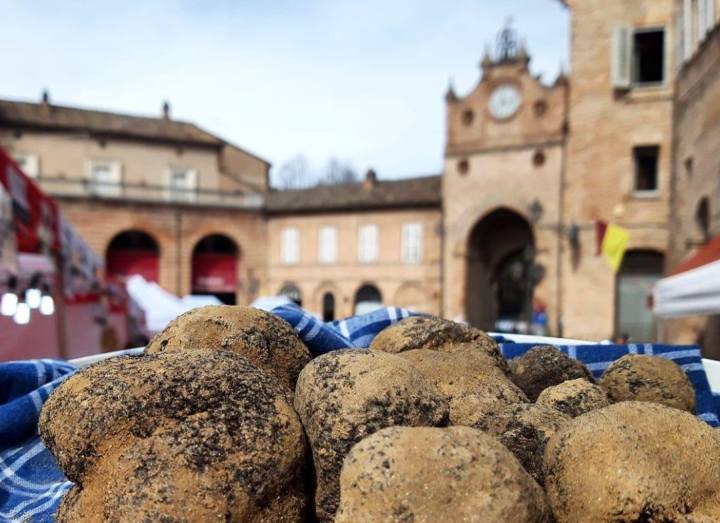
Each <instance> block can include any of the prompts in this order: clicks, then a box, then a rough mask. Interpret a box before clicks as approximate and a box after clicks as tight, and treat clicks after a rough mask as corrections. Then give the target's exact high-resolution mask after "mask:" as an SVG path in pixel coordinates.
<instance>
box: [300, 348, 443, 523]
mask: <svg viewBox="0 0 720 523" xmlns="http://www.w3.org/2000/svg"><path fill="white" fill-rule="evenodd" d="M295 409H296V411H297V412H298V414H299V415H300V419H301V420H302V423H303V425H304V427H305V431H306V433H307V436H308V439H309V441H310V447H311V449H312V455H313V461H314V465H315V475H316V478H317V489H316V492H315V510H316V515H317V517H318V519H319V520H320V521H327V522H329V521H332V520H333V517H334V515H335V511H336V509H337V506H338V503H339V500H340V483H339V480H340V469H341V467H342V463H343V459H345V456H346V455H347V453H348V452H349V451H350V449H351V448H352V446H353V445H354V444H355V443H357V442H359V441H361V440H362V439H363V438H365V437H367V436H369V435H370V434H373V433H375V432H377V431H378V430H380V429H383V428H385V427H390V426H393V425H406V426H423V425H427V426H443V425H446V424H447V422H448V406H447V401H446V400H445V398H444V397H443V396H442V395H441V394H440V393H439V392H438V391H437V390H436V389H435V387H434V386H433V384H432V383H431V382H430V381H429V380H427V379H426V378H425V377H424V376H423V375H422V374H421V373H420V372H418V371H417V370H415V369H414V368H413V367H412V366H411V365H408V363H407V361H405V360H403V359H402V358H399V357H398V356H395V355H392V354H387V353H383V352H372V351H366V350H341V351H336V352H331V353H329V354H325V355H323V356H320V357H318V358H315V359H314V360H313V361H312V362H311V363H310V364H308V365H307V366H306V367H305V368H304V369H303V371H302V372H301V373H300V378H299V379H298V383H297V388H296V390H295Z"/></svg>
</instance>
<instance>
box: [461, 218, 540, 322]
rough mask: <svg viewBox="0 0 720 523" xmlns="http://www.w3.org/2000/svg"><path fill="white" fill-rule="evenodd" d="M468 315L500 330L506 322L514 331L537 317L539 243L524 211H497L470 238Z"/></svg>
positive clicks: (476, 228) (475, 227)
mask: <svg viewBox="0 0 720 523" xmlns="http://www.w3.org/2000/svg"><path fill="white" fill-rule="evenodd" d="M467 242H468V243H467V250H466V252H467V256H466V264H467V266H466V279H465V317H466V319H467V321H468V323H469V324H470V325H473V326H475V327H478V328H481V329H485V330H495V329H496V328H497V327H496V326H497V322H498V320H503V322H504V323H505V324H506V325H509V326H510V327H509V328H507V329H506V330H514V329H515V327H513V325H516V324H518V323H520V322H523V321H527V320H529V319H530V317H531V314H532V299H533V288H534V281H533V278H534V277H535V276H534V273H535V270H534V267H535V263H534V259H535V239H534V235H533V231H532V227H531V226H530V224H529V223H528V221H527V220H526V219H525V218H524V217H523V216H522V215H520V214H519V213H517V212H515V211H512V210H510V209H507V208H499V209H496V210H494V211H492V212H490V213H489V214H486V215H485V216H484V217H483V218H482V219H480V220H479V221H478V222H477V223H476V224H475V226H474V227H473V228H472V230H471V231H470V234H469V235H468V239H467Z"/></svg>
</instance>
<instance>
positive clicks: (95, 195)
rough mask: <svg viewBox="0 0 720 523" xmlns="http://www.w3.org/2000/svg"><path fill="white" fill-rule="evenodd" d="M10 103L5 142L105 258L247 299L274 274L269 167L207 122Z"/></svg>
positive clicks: (171, 283)
mask: <svg viewBox="0 0 720 523" xmlns="http://www.w3.org/2000/svg"><path fill="white" fill-rule="evenodd" d="M169 113H170V110H169V106H168V105H167V104H165V106H164V107H163V114H162V115H161V116H160V117H158V118H148V117H137V116H129V115H124V114H114V113H107V112H101V111H90V110H84V109H77V108H70V107H63V106H59V105H55V104H52V103H51V102H50V100H49V96H48V95H47V93H46V94H45V95H44V96H43V100H42V102H41V103H24V102H10V101H0V145H1V146H3V147H5V148H6V149H7V150H9V151H10V152H11V154H12V155H13V156H14V157H15V158H16V159H17V160H18V162H19V163H20V164H21V165H22V166H23V168H24V170H25V171H26V172H27V173H28V174H29V175H30V176H33V177H35V179H36V180H37V181H38V182H39V183H40V185H41V186H42V188H43V189H44V190H45V191H46V192H47V193H49V194H51V195H53V196H54V197H55V198H56V199H57V200H58V201H59V202H60V205H61V207H62V210H63V212H64V214H65V216H67V218H68V219H69V220H70V222H71V223H73V225H74V226H75V227H76V229H77V230H78V232H79V233H80V234H81V235H82V236H83V237H84V238H85V239H86V240H87V242H88V244H89V245H90V247H91V248H92V249H93V250H94V251H95V252H96V253H98V254H100V255H101V256H104V257H105V259H106V269H107V272H108V277H110V278H119V277H122V276H124V275H127V274H133V273H140V274H142V275H143V276H145V277H146V278H147V279H149V280H154V281H158V282H159V283H160V284H161V285H162V286H163V287H165V288H166V289H168V290H170V291H172V292H175V293H177V294H179V295H183V294H187V293H190V292H203V293H206V292H209V293H213V294H217V295H218V296H219V297H220V298H221V299H223V300H224V301H226V302H228V303H235V302H240V303H246V302H248V301H250V300H252V299H253V298H254V296H255V295H256V294H257V293H258V292H259V291H260V290H261V289H260V283H261V282H262V281H263V279H264V271H265V264H264V246H265V243H266V238H265V227H264V223H263V220H262V217H261V215H260V209H261V208H262V205H263V194H264V193H265V191H266V190H267V186H268V170H269V167H270V164H269V163H268V162H266V161H265V160H263V159H261V158H258V157H257V156H254V155H252V154H250V153H248V152H247V151H245V150H243V149H240V148H238V147H236V146H234V145H232V144H230V143H227V142H225V141H224V140H221V139H219V138H217V137H216V136H214V135H211V134H210V133H207V132H205V131H203V130H202V129H200V128H198V127H197V126H195V125H193V124H189V123H185V122H180V121H176V120H173V119H171V117H170V114H169Z"/></svg>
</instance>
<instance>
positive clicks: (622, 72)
mask: <svg viewBox="0 0 720 523" xmlns="http://www.w3.org/2000/svg"><path fill="white" fill-rule="evenodd" d="M632 47H633V33H632V30H631V29H630V28H628V27H621V26H618V27H616V28H615V29H614V30H613V38H612V46H611V50H612V56H611V64H612V83H613V87H614V88H616V89H629V88H630V86H631V84H632V52H633V49H632Z"/></svg>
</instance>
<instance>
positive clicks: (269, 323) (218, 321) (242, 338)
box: [145, 305, 312, 391]
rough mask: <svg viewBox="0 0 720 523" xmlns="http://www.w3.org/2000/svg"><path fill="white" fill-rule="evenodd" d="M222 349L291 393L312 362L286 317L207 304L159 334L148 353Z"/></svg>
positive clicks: (186, 314)
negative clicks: (238, 357)
mask: <svg viewBox="0 0 720 523" xmlns="http://www.w3.org/2000/svg"><path fill="white" fill-rule="evenodd" d="M195 349H202V350H205V349H217V350H229V351H232V352H237V353H238V354H240V355H242V356H244V357H246V358H247V359H248V360H250V361H251V362H252V363H254V364H255V365H257V366H258V367H260V368H261V369H263V370H265V371H266V372H268V373H270V374H271V375H272V376H274V377H275V378H277V379H278V380H279V381H280V383H282V384H283V385H285V386H286V387H287V388H288V389H289V390H290V391H293V390H295V382H296V381H297V377H298V375H299V374H300V371H301V370H302V369H303V367H304V366H305V365H307V363H308V362H309V361H310V360H311V359H312V355H311V354H310V351H309V350H308V348H307V347H306V346H305V344H304V343H303V342H302V341H301V340H300V338H299V336H298V335H297V333H296V332H295V330H294V329H293V328H292V327H291V326H290V324H289V323H287V322H286V321H285V320H283V319H282V318H279V317H278V316H275V315H274V314H270V313H269V312H265V311H263V310H260V309H256V308H254V307H242V306H235V305H208V306H206V307H199V308H197V309H193V310H191V311H189V312H186V313H185V314H182V315H180V316H178V317H177V318H176V319H174V320H173V321H172V322H170V324H169V325H168V326H167V327H165V329H164V330H163V331H162V332H160V333H159V334H157V335H156V336H155V337H154V338H153V339H152V340H151V341H150V343H149V344H148V346H147V349H145V353H146V354H154V353H158V352H170V351H176V350H195Z"/></svg>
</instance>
